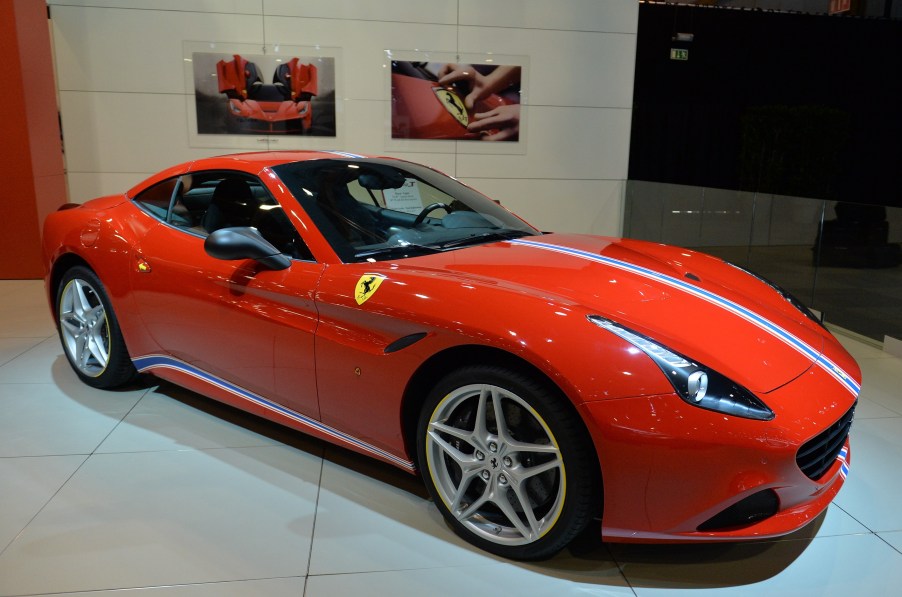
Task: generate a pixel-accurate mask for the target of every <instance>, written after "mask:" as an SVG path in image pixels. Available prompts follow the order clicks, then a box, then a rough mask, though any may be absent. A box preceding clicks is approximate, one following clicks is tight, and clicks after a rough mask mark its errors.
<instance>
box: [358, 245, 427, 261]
mask: <svg viewBox="0 0 902 597" xmlns="http://www.w3.org/2000/svg"><path fill="white" fill-rule="evenodd" d="M440 252H441V249H438V248H436V247H430V246H427V245H417V244H406V245H392V246H390V247H380V248H378V249H369V250H366V251H358V252H357V253H355V254H354V257H355V258H356V259H358V260H366V259H371V258H380V257H382V258H390V257H415V256H417V255H429V254H432V253H440Z"/></svg>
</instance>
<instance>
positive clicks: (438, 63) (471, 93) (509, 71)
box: [384, 50, 526, 152]
mask: <svg viewBox="0 0 902 597" xmlns="http://www.w3.org/2000/svg"><path fill="white" fill-rule="evenodd" d="M525 62H526V60H525V57H510V56H495V55H492V54H485V55H467V56H463V55H454V54H449V53H428V52H421V53H411V52H406V53H405V52H394V51H391V50H387V51H386V64H385V65H384V66H386V67H389V66H390V77H391V83H390V89H391V138H392V139H393V140H398V139H411V140H430V141H438V140H446V141H486V142H496V143H500V144H502V145H512V146H517V145H519V143H520V141H521V140H522V131H523V127H524V124H525V118H524V116H525V115H524V114H523V113H522V110H523V107H524V106H523V104H524V101H523V100H524V88H525V75H526V65H525ZM500 151H501V152H507V151H509V149H500Z"/></svg>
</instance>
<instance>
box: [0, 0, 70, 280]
mask: <svg viewBox="0 0 902 597" xmlns="http://www.w3.org/2000/svg"><path fill="white" fill-rule="evenodd" d="M0 56H3V57H4V61H5V63H4V80H5V83H6V85H7V87H6V89H5V92H4V102H3V103H4V117H3V118H0V179H2V180H3V181H4V183H3V192H2V194H0V201H2V209H3V212H2V213H3V234H0V278H38V277H40V276H41V275H42V273H43V270H42V266H41V261H40V243H41V223H42V222H43V218H44V217H45V216H46V215H47V214H48V213H50V212H51V211H53V210H54V209H56V208H57V207H58V206H59V205H61V204H62V203H65V202H66V183H65V172H64V169H63V156H62V145H61V142H60V132H59V120H58V119H59V116H58V111H57V105H56V91H55V82H54V79H53V57H52V54H51V49H50V32H49V29H48V26H47V7H46V5H45V4H44V3H43V2H35V1H34V0H0Z"/></svg>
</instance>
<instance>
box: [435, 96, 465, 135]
mask: <svg viewBox="0 0 902 597" xmlns="http://www.w3.org/2000/svg"><path fill="white" fill-rule="evenodd" d="M432 91H434V92H435V96H436V97H437V98H438V99H439V101H440V102H442V105H443V106H444V107H445V110H447V111H448V112H449V113H450V114H451V116H453V117H454V118H456V119H457V122H459V123H460V124H461V125H463V126H467V124H468V123H469V121H470V117H469V116H467V108H466V107H465V106H464V101H463V100H462V99H460V96H459V95H457V92H455V91H453V90H451V89H447V88H445V87H433V88H432Z"/></svg>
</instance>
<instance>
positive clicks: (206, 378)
mask: <svg viewBox="0 0 902 597" xmlns="http://www.w3.org/2000/svg"><path fill="white" fill-rule="evenodd" d="M132 362H133V363H134V364H135V368H136V369H137V370H138V371H139V372H141V373H144V372H145V371H150V370H151V369H172V370H175V371H180V372H182V373H184V374H186V375H190V376H191V377H194V378H196V379H199V380H201V381H203V382H206V383H207V384H209V385H211V386H214V387H217V388H219V389H221V390H225V391H226V392H229V393H230V394H233V395H234V396H237V397H239V398H241V399H242V400H247V401H248V402H252V403H254V404H256V405H258V406H262V407H263V408H265V409H267V410H269V411H272V412H274V413H277V414H280V415H282V416H283V417H288V418H289V419H291V420H293V421H295V422H296V423H299V424H300V425H303V426H304V427H308V428H310V429H313V430H316V431H319V432H320V433H324V434H326V435H328V436H330V437H334V438H335V439H338V440H340V441H343V442H346V443H348V444H351V445H354V446H356V447H358V448H360V449H361V450H363V451H365V452H369V453H370V454H373V455H375V456H378V457H380V458H383V459H385V460H388V461H390V462H392V463H394V464H396V465H398V466H400V467H402V468H405V469H407V470H409V471H413V470H415V468H414V464H413V463H412V462H410V461H409V460H404V459H403V458H400V457H398V456H395V455H394V454H391V453H390V452H386V451H385V450H383V449H381V448H377V447H376V446H374V445H372V444H369V443H367V442H365V441H363V440H361V439H357V438H356V437H354V436H351V435H348V434H347V433H343V432H341V431H339V430H337V429H335V428H334V427H330V426H328V425H326V424H325V423H322V422H320V421H317V420H316V419H312V418H310V417H307V416H305V415H302V414H301V413H298V412H295V411H293V410H291V409H289V408H285V407H284V406H282V405H281V404H277V403H275V402H272V401H271V400H267V399H266V398H264V397H263V396H260V395H258V394H255V393H253V392H251V391H250V390H246V389H244V388H242V387H240V386H237V385H235V384H233V383H231V382H228V381H226V380H224V379H222V378H219V377H216V376H215V375H212V374H210V373H207V372H206V371H204V370H202V369H199V368H197V367H195V366H194V365H189V364H188V363H186V362H184V361H180V360H179V359H176V358H173V357H170V356H166V355H159V354H152V355H146V356H143V357H137V358H134V359H132Z"/></svg>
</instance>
